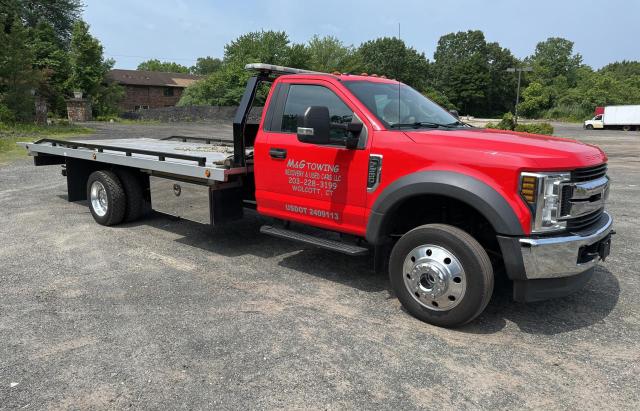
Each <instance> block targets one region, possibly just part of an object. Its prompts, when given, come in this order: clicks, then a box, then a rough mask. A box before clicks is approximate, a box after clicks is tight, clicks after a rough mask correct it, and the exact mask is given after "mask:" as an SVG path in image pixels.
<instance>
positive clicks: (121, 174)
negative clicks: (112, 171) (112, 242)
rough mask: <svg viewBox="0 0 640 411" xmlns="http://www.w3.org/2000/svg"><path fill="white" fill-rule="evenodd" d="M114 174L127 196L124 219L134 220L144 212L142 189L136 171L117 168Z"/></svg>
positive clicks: (127, 220)
mask: <svg viewBox="0 0 640 411" xmlns="http://www.w3.org/2000/svg"><path fill="white" fill-rule="evenodd" d="M116 174H117V175H118V178H120V181H121V182H122V186H123V188H124V192H125V195H126V198H127V206H126V209H125V212H124V221H126V222H132V221H136V220H138V219H139V218H140V217H142V215H143V214H144V203H145V201H144V191H143V189H142V184H141V183H140V178H139V176H138V175H137V174H136V173H133V172H131V171H129V170H122V169H121V170H117V171H116Z"/></svg>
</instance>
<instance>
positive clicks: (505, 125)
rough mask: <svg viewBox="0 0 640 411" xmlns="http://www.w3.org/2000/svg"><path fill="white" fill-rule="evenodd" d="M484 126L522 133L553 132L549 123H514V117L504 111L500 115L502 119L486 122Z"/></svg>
mask: <svg viewBox="0 0 640 411" xmlns="http://www.w3.org/2000/svg"><path fill="white" fill-rule="evenodd" d="M485 127H486V128H493V129H498V130H513V131H521V132H524V133H531V134H547V135H551V134H553V126H552V125H551V124H549V123H531V124H517V125H516V123H515V119H514V117H513V114H511V113H506V114H505V115H504V116H502V120H500V122H499V123H498V124H495V123H488V124H487V125H486V126H485Z"/></svg>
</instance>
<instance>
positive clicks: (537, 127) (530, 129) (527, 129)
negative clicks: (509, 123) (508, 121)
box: [515, 123, 553, 136]
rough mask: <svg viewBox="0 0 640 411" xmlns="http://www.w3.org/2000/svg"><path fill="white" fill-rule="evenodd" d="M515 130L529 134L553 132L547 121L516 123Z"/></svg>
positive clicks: (548, 133) (550, 133) (549, 133)
mask: <svg viewBox="0 0 640 411" xmlns="http://www.w3.org/2000/svg"><path fill="white" fill-rule="evenodd" d="M515 131H522V132H524V133H531V134H545V135H549V136H550V135H552V134H553V126H552V125H551V124H549V123H532V124H518V125H517V126H516V127H515Z"/></svg>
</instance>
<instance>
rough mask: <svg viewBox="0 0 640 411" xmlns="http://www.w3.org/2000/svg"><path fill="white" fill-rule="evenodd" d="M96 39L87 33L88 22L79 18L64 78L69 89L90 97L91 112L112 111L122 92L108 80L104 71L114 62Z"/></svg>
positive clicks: (109, 112)
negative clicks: (107, 57) (69, 70)
mask: <svg viewBox="0 0 640 411" xmlns="http://www.w3.org/2000/svg"><path fill="white" fill-rule="evenodd" d="M102 51H103V48H102V45H101V44H100V42H99V41H98V39H96V38H95V37H93V36H92V35H91V33H89V25H88V24H87V23H85V22H84V21H78V22H76V24H75V25H74V27H73V32H72V35H71V49H70V51H69V61H70V64H71V74H70V76H69V79H68V80H67V88H68V89H69V90H72V91H73V90H81V91H83V92H84V93H85V96H86V97H88V98H90V99H91V101H92V103H93V107H94V114H96V115H111V114H113V113H114V112H115V111H116V110H117V109H116V104H117V98H116V97H117V96H118V95H122V91H121V90H120V88H119V87H120V86H117V85H115V84H112V83H109V82H108V81H107V79H106V75H107V73H108V72H109V70H111V68H112V67H113V65H114V63H115V62H114V61H113V60H112V59H105V58H104V56H103V53H102Z"/></svg>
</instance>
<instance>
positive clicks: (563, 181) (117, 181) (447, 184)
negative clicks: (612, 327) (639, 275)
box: [21, 63, 613, 327]
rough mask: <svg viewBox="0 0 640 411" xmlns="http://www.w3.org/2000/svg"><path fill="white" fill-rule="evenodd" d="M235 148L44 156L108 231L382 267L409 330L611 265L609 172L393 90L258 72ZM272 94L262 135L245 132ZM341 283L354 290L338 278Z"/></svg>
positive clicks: (266, 68)
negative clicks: (149, 213) (166, 221)
mask: <svg viewBox="0 0 640 411" xmlns="http://www.w3.org/2000/svg"><path fill="white" fill-rule="evenodd" d="M246 68H247V69H248V70H252V71H253V72H255V75H254V76H253V77H251V78H250V79H249V81H248V83H247V87H246V90H245V93H244V96H243V97H242V100H241V103H240V105H239V107H238V110H237V113H236V116H235V118H234V123H233V142H232V143H231V142H229V141H226V140H224V139H220V138H214V137H211V138H201V139H199V138H188V137H172V138H168V139H162V140H158V139H113V140H97V141H96V140H92V141H84V142H83V141H56V140H40V141H37V142H35V143H21V144H23V145H24V147H26V148H27V149H28V151H29V153H30V154H31V155H33V156H34V161H35V165H38V166H40V165H52V164H62V166H63V174H64V175H66V177H67V186H68V200H69V201H80V200H88V203H89V208H90V210H91V213H92V215H93V217H94V218H95V220H96V221H97V222H98V223H100V224H103V225H113V224H118V223H120V222H122V221H132V220H135V219H138V218H140V217H141V216H143V215H144V213H145V211H146V210H149V209H151V208H153V209H154V210H159V211H162V212H165V213H169V214H173V215H177V216H180V217H183V218H186V219H192V220H194V221H200V222H204V223H208V224H211V225H217V224H229V223H231V224H232V223H233V221H234V220H237V219H239V218H241V217H242V215H243V210H245V209H255V210H257V212H258V213H259V214H261V215H263V216H267V217H271V220H272V222H270V223H269V224H268V225H264V226H262V227H261V229H260V231H261V232H262V233H264V234H268V235H272V236H276V237H280V238H287V239H291V240H295V241H300V242H302V243H306V244H311V245H314V246H318V247H322V248H326V249H329V250H333V251H337V252H342V253H346V254H349V255H365V254H369V253H371V254H372V255H373V263H374V267H375V268H376V270H383V271H388V273H389V278H390V283H391V287H392V289H393V291H394V292H395V294H396V296H397V297H398V299H399V300H400V302H401V303H402V305H403V306H404V307H405V308H406V310H407V311H408V312H409V313H411V314H412V315H413V316H415V317H417V318H419V319H420V320H423V321H425V322H428V323H431V324H435V325H439V326H444V327H455V326H460V325H462V324H465V323H467V322H469V321H471V320H473V319H474V318H475V317H477V316H478V315H479V314H480V313H481V312H482V311H483V310H484V308H485V307H486V305H487V303H488V302H489V299H490V297H491V295H492V292H493V287H494V278H495V277H496V276H499V275H506V277H507V278H508V279H509V280H510V281H511V282H512V283H513V297H514V300H516V301H519V302H527V301H537V300H542V299H546V298H550V297H558V296H563V295H566V294H568V293H570V292H572V291H574V290H577V289H579V288H580V287H582V286H583V285H584V284H585V283H586V282H587V281H588V280H589V278H590V276H591V275H592V273H593V271H594V267H595V266H596V264H597V263H598V262H599V261H600V260H604V259H605V258H606V257H607V255H608V254H609V250H610V244H611V235H612V234H613V230H612V223H613V221H612V218H611V216H610V215H609V214H608V213H607V212H606V211H605V203H606V200H607V197H608V194H609V178H608V177H607V157H606V155H605V154H604V153H603V152H602V151H601V150H600V149H599V148H597V147H594V146H591V145H587V144H583V143H580V142H578V141H574V140H569V139H563V138H555V137H549V136H538V135H531V134H524V133H516V132H508V131H498V130H489V129H482V128H475V127H471V126H468V125H466V124H464V123H462V122H460V121H459V120H458V118H456V117H455V116H454V115H452V114H451V113H449V112H447V111H445V110H444V109H442V108H441V107H440V106H438V105H437V104H435V103H434V102H432V101H431V100H429V99H428V98H426V97H424V96H423V95H421V94H420V93H418V92H417V91H415V90H414V89H412V88H411V87H409V86H407V85H405V84H402V83H400V82H397V81H394V80H390V79H386V78H383V77H377V76H367V75H350V74H340V73H334V74H327V73H316V72H309V71H305V70H299V69H293V68H287V67H280V66H273V65H267V64H259V63H256V64H250V65H247V67H246ZM263 83H267V84H270V89H269V93H268V96H267V97H266V102H265V104H264V109H263V114H262V118H261V120H260V123H259V124H251V123H250V122H248V121H247V119H248V116H249V111H250V110H251V107H252V106H253V105H254V103H255V102H256V101H257V98H256V95H257V93H258V90H259V88H260V85H261V84H263ZM345 275H349V274H348V273H345Z"/></svg>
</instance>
